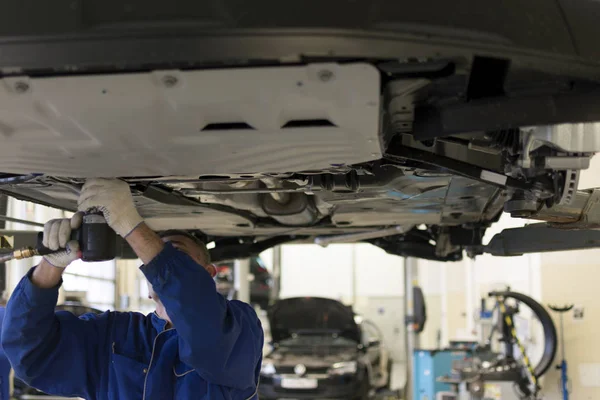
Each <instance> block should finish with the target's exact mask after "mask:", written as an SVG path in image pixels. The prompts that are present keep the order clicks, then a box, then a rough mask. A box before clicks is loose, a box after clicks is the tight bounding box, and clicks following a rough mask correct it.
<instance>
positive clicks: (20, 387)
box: [11, 301, 102, 400]
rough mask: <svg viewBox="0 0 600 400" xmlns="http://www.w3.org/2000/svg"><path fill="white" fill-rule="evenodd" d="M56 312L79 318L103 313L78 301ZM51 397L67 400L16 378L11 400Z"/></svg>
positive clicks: (66, 304) (71, 302)
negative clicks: (48, 393)
mask: <svg viewBox="0 0 600 400" xmlns="http://www.w3.org/2000/svg"><path fill="white" fill-rule="evenodd" d="M56 311H68V312H70V313H72V314H74V315H76V316H78V317H80V316H82V315H84V314H89V313H93V314H101V313H102V311H100V310H98V309H96V308H93V307H90V306H87V305H85V304H83V303H80V302H76V301H66V302H64V303H63V304H59V305H57V306H56ZM49 397H51V398H52V399H67V398H66V397H56V396H49V395H47V394H45V393H43V392H41V391H39V390H37V389H35V388H33V387H31V386H29V385H27V384H26V383H25V382H23V381H22V380H20V379H18V378H17V377H15V378H14V389H13V393H12V396H11V398H14V399H19V400H35V399H46V398H49Z"/></svg>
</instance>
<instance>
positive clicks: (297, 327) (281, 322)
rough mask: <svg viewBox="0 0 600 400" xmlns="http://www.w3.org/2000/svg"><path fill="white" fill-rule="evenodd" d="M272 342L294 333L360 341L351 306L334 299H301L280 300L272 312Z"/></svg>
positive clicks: (270, 318)
mask: <svg viewBox="0 0 600 400" xmlns="http://www.w3.org/2000/svg"><path fill="white" fill-rule="evenodd" d="M269 323H270V326H271V335H272V339H273V342H275V343H277V342H279V341H281V340H283V339H286V338H289V337H291V336H293V335H295V334H332V335H339V336H342V337H345V338H347V339H350V340H352V341H354V342H356V343H359V342H360V329H359V327H358V325H357V324H356V322H355V321H354V313H353V312H352V309H351V308H350V307H346V306H345V305H343V304H342V303H340V302H339V301H336V300H332V299H324V298H319V297H298V298H291V299H285V300H280V301H278V302H277V303H275V304H274V305H273V307H271V309H270V310H269Z"/></svg>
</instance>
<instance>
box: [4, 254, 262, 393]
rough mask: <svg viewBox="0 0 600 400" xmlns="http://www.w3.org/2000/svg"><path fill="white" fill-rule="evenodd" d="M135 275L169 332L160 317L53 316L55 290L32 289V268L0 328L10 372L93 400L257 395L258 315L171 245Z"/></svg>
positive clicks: (42, 386) (42, 387) (44, 387)
mask: <svg viewBox="0 0 600 400" xmlns="http://www.w3.org/2000/svg"><path fill="white" fill-rule="evenodd" d="M140 269H141V270H142V272H143V273H144V275H145V276H146V278H147V279H148V281H149V282H150V283H151V284H152V286H153V288H154V291H155V292H156V294H158V296H159V298H160V300H161V301H162V303H163V304H164V306H165V308H166V310H167V312H168V314H169V317H170V318H171V321H172V322H173V325H174V326H175V329H165V325H166V321H164V320H162V319H160V318H159V317H158V316H157V315H156V314H149V315H147V316H144V315H142V314H139V313H132V312H129V313H121V312H105V313H103V314H100V315H92V314H86V315H84V316H82V317H80V318H77V317H75V316H74V315H73V314H71V313H68V312H56V313H55V312H54V306H55V305H56V301H57V297H58V286H57V287H54V288H52V289H40V288H38V287H37V286H35V285H33V284H32V283H31V274H32V272H33V269H32V270H30V271H29V274H28V275H27V276H25V277H24V278H23V279H22V280H21V282H20V283H19V284H18V286H17V287H16V289H15V290H14V292H13V295H12V297H11V299H10V301H9V303H8V306H7V310H6V316H5V320H4V327H3V329H2V345H3V346H4V350H5V351H6V354H7V355H8V358H9V359H10V360H11V362H12V364H13V365H14V367H15V368H14V369H15V373H16V375H17V376H18V377H20V378H21V379H22V380H24V381H25V382H27V383H28V384H30V385H31V386H33V387H35V388H37V389H40V390H42V391H44V392H47V393H49V394H53V395H61V396H79V397H83V398H85V399H90V400H92V399H115V400H116V399H119V400H129V399H131V400H134V399H135V400H140V399H142V400H150V399H153V400H154V399H156V400H166V399H177V400H184V399H240V400H246V399H256V398H257V395H256V392H257V385H258V377H259V373H260V364H261V358H262V347H263V331H262V327H261V325H260V321H259V319H258V317H257V316H256V313H255V312H254V310H253V309H252V308H251V307H250V306H248V305H247V304H244V303H241V302H238V301H227V300H225V299H224V298H223V297H222V296H221V295H219V294H218V292H217V290H216V287H215V283H214V281H213V280H212V278H211V277H210V275H209V274H208V272H206V270H204V268H202V267H200V266H199V265H198V264H197V263H196V262H194V261H193V260H192V259H191V258H190V257H189V256H188V255H187V254H185V253H183V252H181V251H179V250H177V249H175V248H174V247H173V246H172V245H171V244H169V243H167V244H166V245H165V248H164V249H163V250H162V251H161V253H159V254H158V255H157V256H156V257H155V258H154V259H153V260H152V261H151V262H150V263H149V264H147V265H145V266H142V267H141V268H140Z"/></svg>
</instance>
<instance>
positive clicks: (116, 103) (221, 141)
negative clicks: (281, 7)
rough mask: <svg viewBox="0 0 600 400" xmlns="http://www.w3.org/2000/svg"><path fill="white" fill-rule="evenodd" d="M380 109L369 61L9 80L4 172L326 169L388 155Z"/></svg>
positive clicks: (0, 91)
mask: <svg viewBox="0 0 600 400" xmlns="http://www.w3.org/2000/svg"><path fill="white" fill-rule="evenodd" d="M379 110H380V77H379V74H378V72H377V70H376V69H375V68H374V67H372V66H370V65H368V64H345V65H338V64H313V65H308V66H298V67H279V68H276V67H273V68H271V67H269V68H245V69H221V70H202V71H179V70H173V71H155V72H151V73H138V74H121V75H94V76H71V77H54V78H32V79H30V78H27V77H23V78H19V77H12V78H5V79H2V80H0V140H1V141H2V142H1V145H0V172H3V173H19V174H23V173H43V174H47V175H55V176H69V177H97V176H101V177H119V176H167V175H192V176H199V175H227V174H235V173H250V174H251V173H266V172H267V173H268V172H273V173H277V172H297V171H306V170H321V169H326V168H330V167H331V166H332V165H334V166H335V165H338V164H343V165H348V164H356V163H360V162H366V161H371V160H376V159H379V158H381V147H380V142H379V139H378V132H379ZM290 121H291V122H292V123H291V124H290ZM303 121H304V122H306V121H321V122H323V121H325V123H322V124H321V126H314V125H315V124H312V126H306V125H307V124H306V123H304V124H303V123H302V122H303ZM294 122H295V123H294ZM328 123H329V124H328ZM286 124H288V126H287V127H286V126H285V125H286ZM289 125H291V126H289ZM308 125H310V124H308ZM317 125H318V124H317ZM232 126H233V129H232V128H231V127H232ZM238 128H239V129H238Z"/></svg>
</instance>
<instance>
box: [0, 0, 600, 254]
mask: <svg viewBox="0 0 600 400" xmlns="http://www.w3.org/2000/svg"><path fill="white" fill-rule="evenodd" d="M359 3H360V2H359ZM281 12H283V11H281ZM138 28H139V27H138ZM180 28H181V29H180V30H177V29H176V30H175V31H173V32H171V33H170V34H169V35H166V34H165V31H164V30H163V28H161V27H152V28H151V29H150V28H148V29H147V30H146V28H144V29H141V28H140V29H141V30H139V31H136V32H137V33H136V34H131V33H130V34H127V33H124V32H123V31H120V30H119V28H118V27H117V28H115V31H110V30H108V31H102V30H100V31H94V32H92V33H90V32H83V33H78V34H77V35H54V36H52V37H50V36H48V37H45V38H44V40H41V38H40V37H38V36H36V37H33V36H28V35H24V36H23V37H22V38H21V39H20V40H12V39H11V40H8V39H6V40H0V54H5V55H6V57H4V58H3V59H2V60H0V63H1V65H0V73H1V79H0V136H1V137H2V146H1V147H0V171H1V172H2V174H1V175H0V191H1V192H2V193H4V194H6V195H9V196H13V197H15V198H18V199H22V200H28V201H33V202H36V203H39V204H45V205H49V206H53V207H57V208H61V209H64V210H68V211H74V210H75V209H76V203H77V197H78V193H79V190H80V188H81V186H82V184H83V183H84V181H85V179H86V178H89V177H117V178H120V179H123V180H125V181H127V182H128V183H129V184H130V187H131V190H132V193H133V194H134V198H135V201H136V205H137V207H138V210H139V212H140V213H141V215H142V216H143V217H144V218H146V221H147V222H148V224H149V225H150V226H151V227H152V228H153V229H156V230H166V229H171V228H177V229H185V230H189V231H190V232H193V233H194V234H196V235H197V236H199V237H201V238H203V239H204V240H206V241H207V242H215V249H214V250H213V252H214V254H215V257H216V258H220V259H226V258H231V257H236V256H239V255H250V254H256V253H258V252H260V251H262V250H264V249H266V248H269V247H272V246H274V245H277V244H282V243H287V242H315V243H319V244H322V245H327V244H329V243H339V242H348V241H365V242H369V243H372V244H374V245H376V246H379V247H381V248H383V249H384V250H386V251H387V252H389V253H392V254H398V255H402V256H415V257H420V258H426V259H432V260H440V261H456V260H460V259H461V258H462V257H463V254H464V252H465V250H466V253H467V254H468V255H469V256H475V255H477V254H480V253H482V252H483V251H484V248H483V244H482V238H483V235H484V233H485V231H486V229H487V228H488V227H489V226H490V225H491V224H492V223H494V222H495V221H497V220H498V219H499V217H500V215H501V214H502V212H508V213H510V214H511V215H512V216H513V217H520V218H529V219H539V220H542V221H548V222H550V223H553V224H555V225H554V226H556V225H557V224H558V225H560V224H571V225H572V224H577V223H581V222H582V220H583V219H585V216H586V213H588V212H589V211H590V209H589V208H590V207H591V205H592V202H590V201H591V200H590V199H591V198H593V199H595V194H594V193H593V192H579V193H578V192H577V183H578V179H579V174H580V171H581V170H583V169H585V168H587V167H588V166H589V162H590V158H591V157H592V156H593V155H594V153H595V152H597V151H600V124H598V123H597V122H596V121H600V84H599V83H598V81H599V80H598V77H599V76H600V64H598V63H597V62H594V61H593V60H590V59H586V58H585V57H575V56H572V55H568V54H561V53H560V52H558V51H551V50H549V49H541V48H538V49H536V50H535V51H534V50H531V51H527V50H526V49H528V47H527V46H521V45H518V44H515V43H511V42H510V41H509V42H507V41H504V40H500V39H499V38H498V37H495V36H481V35H478V34H475V32H474V31H465V32H462V33H460V34H459V35H458V37H457V36H456V35H457V33H456V32H455V34H453V35H452V36H447V35H446V34H445V33H444V32H446V31H442V32H438V33H431V32H429V33H427V32H424V31H423V32H422V31H421V30H420V29H417V28H416V27H413V32H412V33H410V34H407V33H403V32H400V31H394V30H393V29H382V28H377V29H371V30H366V31H365V30H352V29H345V30H340V29H339V27H337V28H336V29H337V30H336V29H333V28H332V29H329V30H328V29H321V28H319V29H316V28H315V29H312V30H310V29H306V30H304V31H298V30H293V29H292V27H291V26H288V27H285V28H280V29H279V30H268V29H263V30H260V31H258V30H256V31H252V30H243V29H241V30H230V31H228V32H227V33H225V32H223V31H221V30H218V29H216V30H211V31H210V32H205V31H202V30H195V29H191V28H190V27H189V26H182V27H180ZM446 33H447V32H446ZM115 38H119V40H118V41H115V40H114V39H115ZM316 39H318V40H316ZM42 43H43V44H44V47H43V51H42V50H41V47H40V46H41V45H42ZM169 46H171V47H169ZM150 48H152V49H154V50H153V51H148V49H150ZM77 49H79V51H76V50H77ZM93 49H102V50H103V55H102V59H99V58H98V55H97V54H95V53H94V52H93V51H92V50H93ZM167 49H170V51H167ZM201 49H202V51H200V50H201ZM124 54H127V55H126V56H124ZM50 55H52V57H51V56H50ZM593 199H592V200H593ZM572 227H573V226H572ZM585 227H589V226H588V225H586V226H581V225H580V226H579V228H585Z"/></svg>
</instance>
